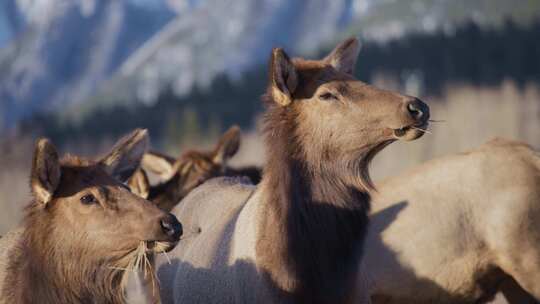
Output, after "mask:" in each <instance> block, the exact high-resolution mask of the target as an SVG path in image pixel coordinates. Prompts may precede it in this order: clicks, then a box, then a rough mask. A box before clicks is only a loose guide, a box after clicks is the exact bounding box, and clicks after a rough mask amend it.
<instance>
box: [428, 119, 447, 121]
mask: <svg viewBox="0 0 540 304" xmlns="http://www.w3.org/2000/svg"><path fill="white" fill-rule="evenodd" d="M428 121H429V122H446V120H444V119H441V120H436V119H429V120H428Z"/></svg>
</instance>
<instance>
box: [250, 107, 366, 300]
mask: <svg viewBox="0 0 540 304" xmlns="http://www.w3.org/2000/svg"><path fill="white" fill-rule="evenodd" d="M293 107H294V105H293ZM295 117H296V115H295V109H294V108H281V107H279V106H273V105H270V106H269V109H268V111H267V113H266V117H265V136H266V138H265V139H266V142H265V144H266V148H267V155H268V162H267V164H266V167H265V173H264V176H263V180H262V182H261V186H262V189H263V191H264V193H263V196H262V197H263V200H264V202H263V207H262V208H263V209H264V210H263V212H262V213H261V222H260V226H259V233H260V234H259V236H258V241H257V244H256V251H257V263H258V264H259V265H260V266H261V268H262V269H263V270H264V271H265V272H266V273H267V275H268V278H269V279H270V280H271V281H272V283H273V284H274V285H276V286H277V287H278V289H277V291H278V296H280V297H282V299H281V300H282V301H288V300H290V301H292V302H295V303H346V302H347V301H348V300H350V298H351V297H352V294H351V291H352V290H354V287H353V284H354V283H355V278H356V273H357V269H358V264H359V262H360V256H361V248H362V243H363V240H364V238H365V234H366V230H367V223H368V217H367V213H368V210H369V195H368V194H367V192H366V191H363V190H362V188H361V185H358V184H356V185H355V184H353V182H352V181H353V180H354V178H351V174H352V175H355V174H358V173H355V172H352V171H353V170H357V169H359V168H357V167H358V166H359V165H362V164H363V162H362V161H360V162H358V161H351V162H347V161H346V160H341V159H330V158H328V159H324V160H322V161H317V159H320V157H321V156H320V155H309V153H313V151H306V149H309V147H303V146H302V143H300V142H298V139H297V138H298V137H297V136H296V134H295V132H296V121H295ZM365 165H367V164H365ZM360 169H362V168H360Z"/></svg>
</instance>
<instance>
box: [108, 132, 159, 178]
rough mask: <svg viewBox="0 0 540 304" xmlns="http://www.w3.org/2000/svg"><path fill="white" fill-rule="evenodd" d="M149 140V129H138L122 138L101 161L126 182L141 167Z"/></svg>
mask: <svg viewBox="0 0 540 304" xmlns="http://www.w3.org/2000/svg"><path fill="white" fill-rule="evenodd" d="M148 141H149V139H148V131H147V130H145V129H136V130H134V131H133V132H131V133H129V134H128V135H126V136H124V137H123V138H121V139H120V140H119V141H118V142H117V143H116V144H115V145H114V147H113V148H112V150H111V152H109V154H107V156H105V157H103V159H101V161H100V162H99V163H100V165H101V166H103V168H104V169H105V171H107V173H109V174H110V175H111V176H112V177H114V178H116V179H117V180H119V181H121V182H126V181H127V180H128V179H129V178H130V177H131V176H132V175H133V172H135V170H137V168H139V165H140V163H141V159H142V157H143V155H144V153H145V152H146V149H147V148H148Z"/></svg>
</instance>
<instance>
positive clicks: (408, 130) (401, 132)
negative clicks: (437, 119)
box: [393, 120, 429, 141]
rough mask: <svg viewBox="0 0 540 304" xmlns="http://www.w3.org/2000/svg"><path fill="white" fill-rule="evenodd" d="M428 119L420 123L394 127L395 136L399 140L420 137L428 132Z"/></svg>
mask: <svg viewBox="0 0 540 304" xmlns="http://www.w3.org/2000/svg"><path fill="white" fill-rule="evenodd" d="M428 125H429V123H428V121H427V120H426V121H424V122H422V123H420V124H416V125H409V126H405V127H402V128H399V129H394V130H393V131H394V137H395V138H396V139H399V140H405V141H411V140H415V139H418V138H420V137H422V135H424V133H427V132H428V131H427V127H428Z"/></svg>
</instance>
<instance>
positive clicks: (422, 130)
mask: <svg viewBox="0 0 540 304" xmlns="http://www.w3.org/2000/svg"><path fill="white" fill-rule="evenodd" d="M411 128H413V129H415V130H418V131H421V132H424V133H427V134H433V133H432V132H431V131H429V130H424V129H420V128H417V127H411Z"/></svg>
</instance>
